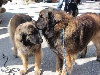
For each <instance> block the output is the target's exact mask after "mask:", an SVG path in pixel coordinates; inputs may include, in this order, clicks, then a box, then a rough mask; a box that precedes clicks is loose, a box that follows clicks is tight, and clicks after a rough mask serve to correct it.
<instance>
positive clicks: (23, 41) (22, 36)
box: [20, 33, 27, 46]
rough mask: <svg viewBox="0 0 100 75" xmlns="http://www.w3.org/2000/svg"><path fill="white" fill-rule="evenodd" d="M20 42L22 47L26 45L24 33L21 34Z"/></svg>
mask: <svg viewBox="0 0 100 75" xmlns="http://www.w3.org/2000/svg"><path fill="white" fill-rule="evenodd" d="M20 42H22V43H23V45H25V46H26V45H27V42H26V35H25V33H21V40H20Z"/></svg>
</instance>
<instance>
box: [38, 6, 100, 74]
mask: <svg viewBox="0 0 100 75" xmlns="http://www.w3.org/2000/svg"><path fill="white" fill-rule="evenodd" d="M37 28H38V29H41V30H42V34H43V35H44V37H45V38H46V40H47V42H48V44H49V46H50V47H51V48H52V49H53V51H54V52H55V53H56V73H58V74H60V71H61V70H62V66H63V46H62V29H64V37H65V38H64V42H65V44H64V46H65V48H66V61H67V62H66V70H67V71H68V73H69V75H71V71H72V68H73V65H74V63H75V59H76V58H77V55H78V54H79V53H80V52H81V51H82V50H84V49H85V48H86V46H87V44H88V43H89V42H90V41H91V40H92V41H93V42H94V44H95V46H96V49H97V60H100V43H99V42H100V40H99V38H100V15H96V14H83V15H81V16H79V17H77V18H73V17H72V16H71V15H69V14H67V13H66V12H64V11H62V10H61V11H58V10H56V9H53V8H46V9H43V10H41V11H40V14H39V18H38V20H37ZM83 52H84V51H83ZM66 70H62V73H61V75H66Z"/></svg>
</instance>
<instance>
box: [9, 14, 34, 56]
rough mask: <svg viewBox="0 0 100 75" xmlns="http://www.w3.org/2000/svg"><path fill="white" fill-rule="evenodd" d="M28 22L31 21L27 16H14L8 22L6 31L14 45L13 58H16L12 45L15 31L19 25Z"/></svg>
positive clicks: (15, 49) (15, 50)
mask: <svg viewBox="0 0 100 75" xmlns="http://www.w3.org/2000/svg"><path fill="white" fill-rule="evenodd" d="M30 21H32V18H31V17H30V16H29V15H24V14H16V15H14V16H13V17H12V18H11V19H10V21H9V25H8V30H9V33H10V37H11V40H12V42H13V45H14V55H15V57H17V48H16V46H15V43H14V34H15V30H16V28H17V27H18V26H19V25H20V24H22V23H25V22H30Z"/></svg>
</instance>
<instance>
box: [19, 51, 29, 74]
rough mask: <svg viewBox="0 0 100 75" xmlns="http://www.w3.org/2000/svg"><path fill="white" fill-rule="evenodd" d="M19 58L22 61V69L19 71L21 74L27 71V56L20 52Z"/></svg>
mask: <svg viewBox="0 0 100 75" xmlns="http://www.w3.org/2000/svg"><path fill="white" fill-rule="evenodd" d="M20 58H21V60H22V63H23V69H22V70H21V71H20V74H21V75H23V74H25V73H26V72H27V68H28V56H27V55H24V54H23V53H20Z"/></svg>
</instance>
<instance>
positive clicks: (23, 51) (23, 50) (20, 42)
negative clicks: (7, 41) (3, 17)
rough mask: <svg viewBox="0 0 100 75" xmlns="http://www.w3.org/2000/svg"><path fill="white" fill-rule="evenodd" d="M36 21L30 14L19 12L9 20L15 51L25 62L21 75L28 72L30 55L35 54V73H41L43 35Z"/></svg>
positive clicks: (37, 74)
mask: <svg viewBox="0 0 100 75" xmlns="http://www.w3.org/2000/svg"><path fill="white" fill-rule="evenodd" d="M35 25H36V22H35V21H32V18H31V17H30V16H28V15H23V14H17V15H15V16H14V17H12V18H11V20H10V22H9V32H10V36H11V39H12V42H13V44H14V53H15V55H18V56H19V57H20V58H21V60H22V63H23V69H22V70H21V71H20V73H21V75H23V74H25V73H26V72H27V68H28V55H29V54H35V69H34V70H35V74H36V75H40V65H41V57H42V52H41V43H42V41H43V40H42V37H41V36H40V33H39V30H38V29H37V28H36V26H35Z"/></svg>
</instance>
